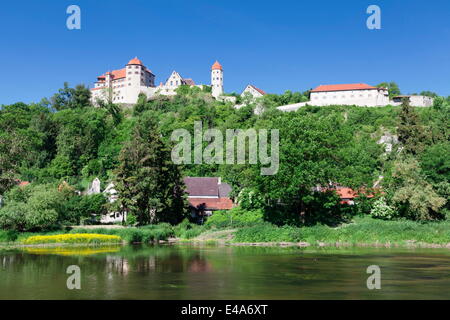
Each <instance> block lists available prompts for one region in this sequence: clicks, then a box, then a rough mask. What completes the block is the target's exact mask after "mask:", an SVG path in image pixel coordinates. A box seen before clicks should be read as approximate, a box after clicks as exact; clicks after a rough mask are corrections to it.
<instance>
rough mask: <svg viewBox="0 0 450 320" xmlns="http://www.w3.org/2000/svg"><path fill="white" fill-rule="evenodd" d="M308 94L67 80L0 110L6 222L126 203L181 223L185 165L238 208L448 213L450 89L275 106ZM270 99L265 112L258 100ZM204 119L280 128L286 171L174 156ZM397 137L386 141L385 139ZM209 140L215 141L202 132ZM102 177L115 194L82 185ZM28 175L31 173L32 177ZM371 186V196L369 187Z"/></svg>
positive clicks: (22, 227)
mask: <svg viewBox="0 0 450 320" xmlns="http://www.w3.org/2000/svg"><path fill="white" fill-rule="evenodd" d="M306 94H307V93H291V92H286V93H285V94H283V95H266V96H264V97H263V98H261V99H260V100H258V101H252V100H248V99H247V100H246V99H243V100H244V101H239V102H242V103H244V104H245V106H244V107H242V108H240V109H235V108H234V107H233V106H232V105H231V104H229V103H224V102H219V101H216V100H215V99H213V98H212V97H211V94H210V92H208V91H207V90H205V91H202V90H201V89H199V88H189V87H184V86H182V87H180V88H179V89H178V95H177V96H174V97H164V96H161V97H156V98H153V99H151V100H148V99H147V98H146V97H145V96H141V97H140V98H139V101H138V103H137V104H136V105H135V106H133V107H129V108H122V107H119V106H117V105H114V104H112V103H102V104H100V105H99V106H97V107H94V106H92V105H91V104H90V92H89V90H88V89H87V88H85V87H84V86H77V87H76V88H70V87H68V86H67V85H66V86H65V87H64V88H63V89H61V90H60V91H59V92H58V93H57V94H55V95H54V96H53V97H51V98H50V99H49V100H46V99H44V100H42V101H41V102H40V103H35V104H24V103H16V104H13V105H3V106H2V107H1V109H0V142H1V143H0V148H1V150H0V194H1V195H2V207H1V209H0V227H1V228H3V229H12V230H18V231H39V230H49V229H52V228H59V227H61V226H64V225H73V224H79V223H82V222H88V221H89V219H90V218H91V216H92V214H101V213H104V212H106V211H107V210H127V211H128V212H130V217H131V218H130V219H131V220H132V221H129V223H131V222H132V223H138V224H139V225H145V224H154V223H159V222H168V223H172V224H177V223H179V222H181V221H182V220H183V219H185V218H187V217H188V214H187V205H186V198H185V196H184V194H183V190H184V186H183V183H182V178H183V177H184V176H220V177H222V179H223V180H224V181H226V182H228V183H230V184H231V185H232V187H233V193H232V194H233V197H234V198H235V201H237V202H238V203H239V205H240V208H241V209H242V210H248V211H251V210H259V212H262V213H263V219H264V220H266V221H269V222H271V223H273V224H277V225H295V226H302V225H314V224H317V223H321V224H329V225H336V224H338V223H339V222H341V221H345V220H346V219H350V218H351V217H352V216H354V215H357V214H359V215H372V216H373V217H375V218H380V219H397V220H398V219H411V220H443V219H446V216H447V215H448V212H449V208H450V207H449V201H448V199H449V195H450V180H449V179H450V160H449V157H448V155H449V154H450V142H449V132H450V131H449V124H450V123H449V119H450V117H449V116H450V111H449V110H450V101H449V99H446V98H442V97H437V98H436V99H435V105H434V106H433V107H432V108H412V107H410V106H409V105H408V104H407V103H404V104H403V106H401V107H390V106H387V107H382V108H363V107H351V106H330V107H311V106H307V107H304V108H301V109H299V110H298V111H296V112H292V113H283V112H281V111H279V110H277V109H276V107H277V106H279V105H284V104H289V103H296V102H301V101H306V100H307V97H306ZM257 105H258V106H260V107H262V108H263V109H264V112H263V113H261V114H259V115H257V114H255V113H254V109H255V107H256V106H257ZM196 121H202V123H203V129H204V130H206V129H208V128H217V129H219V130H221V131H222V132H224V131H225V130H226V129H247V128H255V129H268V130H270V129H278V130H279V137H280V144H279V145H280V146H279V149H280V160H279V171H278V173H277V174H276V175H273V176H262V175H261V174H260V165H259V164H234V165H230V164H200V165H197V164H190V165H183V166H181V165H175V164H173V163H172V161H171V159H170V151H171V149H172V147H173V145H174V142H172V141H171V140H170V136H171V133H172V132H173V131H174V130H176V129H180V128H183V129H186V130H188V131H189V132H191V133H192V135H193V134H194V132H193V131H194V123H195V122H196ZM383 137H384V139H385V140H386V139H387V140H386V141H392V148H391V149H392V150H386V148H385V145H384V144H381V143H379V141H380V139H383ZM205 145H207V143H205ZM95 177H99V178H100V180H102V181H104V182H114V183H115V184H116V185H117V189H118V191H119V201H117V202H116V203H115V204H113V205H111V204H108V203H107V201H106V199H104V197H103V196H102V195H101V194H100V195H93V196H85V195H82V193H83V192H84V191H85V190H86V189H87V187H88V184H89V182H90V181H92V180H93V179H94V178H95ZM20 181H29V182H30V184H29V185H28V186H26V187H23V186H22V187H21V186H18V184H19V182H20ZM335 184H339V185H342V186H347V187H351V188H353V189H354V190H358V191H360V192H361V196H360V197H359V201H358V204H357V205H356V206H347V205H343V204H341V203H340V202H339V199H338V197H337V195H336V193H335V192H333V190H332V188H328V189H326V190H325V192H324V191H323V190H320V191H318V189H317V187H318V186H321V187H327V186H330V185H335ZM374 186H375V187H376V188H373V187H374ZM367 195H374V197H366V196H367Z"/></svg>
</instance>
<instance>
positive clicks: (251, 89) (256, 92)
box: [241, 84, 266, 98]
mask: <svg viewBox="0 0 450 320" xmlns="http://www.w3.org/2000/svg"><path fill="white" fill-rule="evenodd" d="M247 94H249V95H251V96H252V97H253V98H261V97H263V96H265V95H266V93H265V92H264V91H263V90H261V89H259V88H257V87H255V86H254V85H251V84H249V85H247V86H246V87H245V89H244V91H242V93H241V97H244V96H246V95H247Z"/></svg>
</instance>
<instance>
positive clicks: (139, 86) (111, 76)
mask: <svg viewBox="0 0 450 320" xmlns="http://www.w3.org/2000/svg"><path fill="white" fill-rule="evenodd" d="M181 85H188V86H191V87H194V86H195V87H199V88H203V85H196V84H195V82H194V81H193V80H192V79H190V78H183V77H182V76H181V75H180V74H179V73H178V72H176V71H173V72H172V74H171V75H170V77H169V78H168V79H167V80H166V82H165V83H162V82H161V83H160V84H159V85H158V86H156V85H155V74H154V73H153V72H152V71H151V70H150V69H148V68H147V67H146V66H145V65H144V64H143V63H142V61H141V60H139V59H138V58H137V57H136V58H134V59H131V60H130V61H129V62H128V63H127V65H126V66H125V68H123V69H119V70H113V71H109V72H106V73H105V74H102V75H101V76H98V77H97V81H96V82H95V85H94V88H92V89H91V92H92V100H93V102H96V101H97V100H98V99H100V100H108V99H109V100H110V101H112V102H114V103H123V104H134V103H136V101H137V99H138V96H139V94H140V93H144V94H145V95H146V96H147V97H152V96H154V95H157V94H160V95H175V94H176V89H177V88H178V87H180V86H181ZM211 92H212V95H213V97H215V98H218V97H220V96H221V95H222V94H223V68H222V66H221V65H220V63H219V62H218V61H216V62H215V63H214V64H213V65H212V67H211Z"/></svg>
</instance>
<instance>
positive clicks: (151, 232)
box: [71, 224, 174, 243]
mask: <svg viewBox="0 0 450 320" xmlns="http://www.w3.org/2000/svg"><path fill="white" fill-rule="evenodd" d="M71 232H73V233H92V232H94V233H99V234H108V235H117V236H120V237H121V238H122V239H124V240H125V241H126V242H128V243H138V242H143V243H148V242H155V241H159V240H167V239H168V238H170V237H172V236H173V234H174V232H173V228H172V227H171V226H170V225H168V224H158V225H149V226H145V227H140V228H121V229H103V228H98V229H83V228H75V229H73V230H72V231H71Z"/></svg>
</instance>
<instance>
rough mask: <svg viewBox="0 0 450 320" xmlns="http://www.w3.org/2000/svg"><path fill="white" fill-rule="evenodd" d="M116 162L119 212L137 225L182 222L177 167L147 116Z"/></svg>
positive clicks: (181, 189) (183, 206) (183, 205)
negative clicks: (117, 164) (125, 214)
mask: <svg viewBox="0 0 450 320" xmlns="http://www.w3.org/2000/svg"><path fill="white" fill-rule="evenodd" d="M119 162H120V165H119V168H118V170H117V191H118V195H119V199H118V204H119V205H120V206H121V208H122V210H123V211H126V212H128V213H129V214H132V215H134V216H135V217H137V221H138V224H139V225H146V224H153V223H158V222H169V223H172V224H175V223H178V222H180V221H181V220H183V218H184V217H185V214H186V208H187V205H186V198H185V192H184V184H183V179H182V175H181V172H180V168H179V167H178V166H176V165H175V164H173V162H172V161H171V151H170V148H168V146H167V145H166V144H165V143H164V142H163V140H162V139H161V135H160V134H159V131H158V129H157V124H156V122H155V121H154V119H153V118H152V117H151V116H149V115H148V114H147V115H145V114H144V115H143V116H142V117H141V118H140V119H139V120H138V122H137V124H136V126H135V128H134V132H133V136H132V139H131V141H129V142H128V143H127V144H126V145H125V146H124V147H123V149H122V151H121V153H120V156H119Z"/></svg>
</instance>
